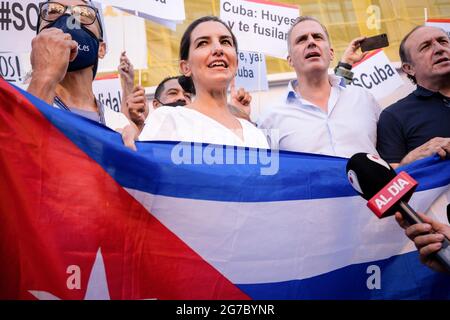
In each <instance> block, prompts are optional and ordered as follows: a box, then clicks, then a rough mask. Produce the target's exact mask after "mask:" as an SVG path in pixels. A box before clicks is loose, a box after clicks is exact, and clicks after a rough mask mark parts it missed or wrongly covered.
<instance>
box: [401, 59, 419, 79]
mask: <svg viewBox="0 0 450 320" xmlns="http://www.w3.org/2000/svg"><path fill="white" fill-rule="evenodd" d="M402 70H403V72H405V73H406V74H409V75H410V76H413V77H414V76H415V75H416V71H415V70H414V67H413V65H412V64H410V63H409V62H404V63H402Z"/></svg>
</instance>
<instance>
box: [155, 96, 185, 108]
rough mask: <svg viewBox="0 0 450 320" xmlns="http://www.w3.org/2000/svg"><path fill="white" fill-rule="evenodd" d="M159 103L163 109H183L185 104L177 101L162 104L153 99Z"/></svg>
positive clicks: (182, 101)
mask: <svg viewBox="0 0 450 320" xmlns="http://www.w3.org/2000/svg"><path fill="white" fill-rule="evenodd" d="M155 99H156V100H157V101H158V102H159V103H161V104H162V105H163V106H164V107H184V106H185V105H186V104H187V103H186V101H184V100H177V101H174V102H169V103H164V102H161V101H160V100H159V99H157V98H155Z"/></svg>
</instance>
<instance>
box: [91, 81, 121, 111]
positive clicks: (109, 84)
mask: <svg viewBox="0 0 450 320" xmlns="http://www.w3.org/2000/svg"><path fill="white" fill-rule="evenodd" d="M92 89H93V90H94V95H95V97H96V98H97V99H98V100H99V101H100V102H101V103H103V105H104V106H106V107H108V108H110V109H112V110H114V111H117V112H119V111H120V105H121V102H122V87H121V86H120V79H119V76H118V75H112V76H107V77H100V78H97V79H95V81H94V82H93V84H92Z"/></svg>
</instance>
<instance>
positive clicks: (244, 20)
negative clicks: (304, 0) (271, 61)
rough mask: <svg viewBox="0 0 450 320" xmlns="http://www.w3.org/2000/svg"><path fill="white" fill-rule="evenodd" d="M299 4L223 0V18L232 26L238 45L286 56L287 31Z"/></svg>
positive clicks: (294, 17) (256, 50) (221, 5)
mask: <svg viewBox="0 0 450 320" xmlns="http://www.w3.org/2000/svg"><path fill="white" fill-rule="evenodd" d="M299 13H300V10H299V7H298V6H294V5H288V4H282V3H275V2H269V1H263V0H245V1H239V0H221V1H220V18H221V19H222V20H223V21H225V22H226V23H227V24H228V25H229V26H230V28H231V30H233V33H234V34H235V35H236V37H237V39H238V45H239V49H242V50H245V51H253V52H261V53H265V54H267V55H270V56H274V57H277V58H281V59H286V57H287V33H288V31H289V28H290V27H291V26H292V24H293V23H294V21H295V19H296V18H297V17H298V16H299Z"/></svg>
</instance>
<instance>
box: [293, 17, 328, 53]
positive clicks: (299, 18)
mask: <svg viewBox="0 0 450 320" xmlns="http://www.w3.org/2000/svg"><path fill="white" fill-rule="evenodd" d="M303 21H314V22H317V23H318V24H320V26H321V27H322V29H323V31H325V34H326V35H327V39H328V42H331V41H330V34H329V33H328V30H327V28H326V27H325V26H324V25H323V24H322V22H320V21H319V20H318V19H316V18H314V17H311V16H300V17H298V18H297V19H295V21H294V23H293V24H292V26H291V28H290V29H289V31H288V34H287V41H288V49H289V51H290V50H291V34H292V30H294V28H295V26H296V25H298V24H299V23H300V22H303Z"/></svg>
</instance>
